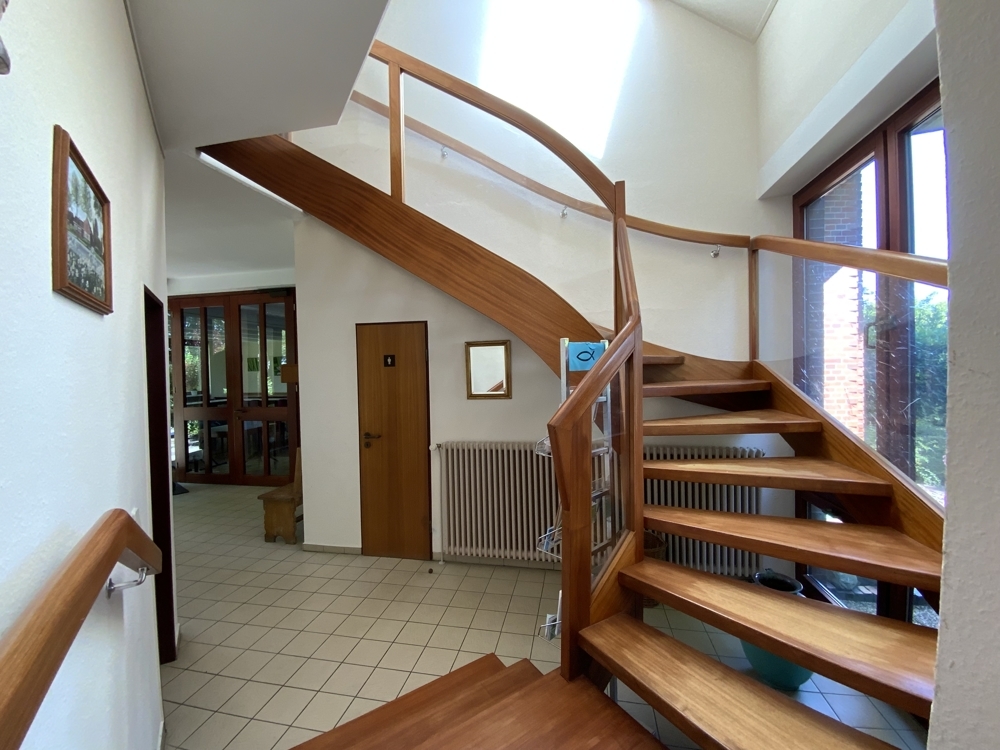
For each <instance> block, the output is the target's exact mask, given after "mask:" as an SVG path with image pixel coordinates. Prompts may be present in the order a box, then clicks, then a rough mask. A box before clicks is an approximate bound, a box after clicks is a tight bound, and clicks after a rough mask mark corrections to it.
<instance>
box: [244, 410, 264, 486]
mask: <svg viewBox="0 0 1000 750" xmlns="http://www.w3.org/2000/svg"><path fill="white" fill-rule="evenodd" d="M243 473H244V474H248V475H251V476H262V475H263V474H264V423H263V422H257V421H255V420H251V419H248V420H244V422H243Z"/></svg>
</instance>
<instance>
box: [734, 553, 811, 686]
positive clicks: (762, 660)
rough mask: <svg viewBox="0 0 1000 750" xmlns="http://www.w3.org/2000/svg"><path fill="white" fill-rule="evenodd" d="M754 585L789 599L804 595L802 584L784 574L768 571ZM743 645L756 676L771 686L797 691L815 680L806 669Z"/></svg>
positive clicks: (761, 650) (754, 647) (743, 643)
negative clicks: (782, 594) (810, 680)
mask: <svg viewBox="0 0 1000 750" xmlns="http://www.w3.org/2000/svg"><path fill="white" fill-rule="evenodd" d="M754 583H755V584H756V585H758V586H764V587H765V588H769V589H771V590H772V591H781V592H782V593H786V594H789V595H790V596H802V584H801V583H799V582H798V581H796V580H795V579H794V578H789V577H788V576H786V575H782V574H781V573H776V572H775V571H773V570H771V569H770V568H768V569H767V570H764V571H761V572H760V573H757V574H756V575H755V576H754ZM740 643H741V644H742V645H743V653H744V654H746V657H747V660H748V661H749V662H750V666H752V667H753V668H754V671H756V672H757V675H758V676H759V677H760V678H761V679H762V680H763V681H764V682H766V683H767V684H768V685H770V686H771V687H775V688H778V689H779V690H798V689H799V687H800V686H801V685H802V683H804V682H805V681H806V680H808V679H809V678H810V677H812V674H813V673H812V672H811V671H810V670H808V669H806V668H805V667H800V666H799V665H798V664H795V663H793V662H790V661H788V660H787V659H782V658H781V657H780V656H775V655H774V654H772V653H770V652H769V651H765V650H764V649H762V648H758V647H757V646H754V645H753V644H752V643H747V642H746V641H742V640H741V641H740Z"/></svg>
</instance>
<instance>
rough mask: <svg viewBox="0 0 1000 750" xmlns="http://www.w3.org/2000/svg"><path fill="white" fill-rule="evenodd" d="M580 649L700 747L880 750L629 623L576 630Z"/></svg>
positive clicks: (622, 619)
mask: <svg viewBox="0 0 1000 750" xmlns="http://www.w3.org/2000/svg"><path fill="white" fill-rule="evenodd" d="M580 645H581V646H582V647H583V649H584V650H585V651H586V652H587V653H588V654H590V655H591V656H592V657H594V658H595V659H596V660H597V661H598V662H600V663H601V665H603V666H604V668H605V669H607V670H608V671H610V672H611V673H612V674H614V675H615V676H616V677H618V679H620V680H621V681H622V682H624V683H625V684H626V685H628V686H629V687H630V688H632V690H633V691H635V692H636V693H637V694H638V695H639V696H640V697H641V698H643V700H645V701H646V702H647V703H649V704H650V705H651V706H652V707H653V708H655V709H656V710H657V711H659V712H660V713H661V714H662V715H663V716H664V717H665V718H667V719H668V720H669V721H670V722H671V723H672V724H674V725H675V726H676V727H677V728H678V729H680V730H681V731H682V732H684V733H685V734H686V735H687V736H688V737H689V738H691V739H692V740H693V741H694V742H696V743H698V745H700V746H701V747H710V748H725V749H726V750H777V749H778V748H781V750H886V749H887V748H889V747H891V746H890V745H887V744H886V743H884V742H882V741H881V740H877V739H875V738H874V737H869V736H868V735H867V734H864V733H863V732H859V731H858V730H856V729H851V728H850V727H848V726H845V725H844V724H841V723H840V722H838V721H836V720H834V719H831V718H830V717H829V716H825V715H823V714H821V713H819V712H818V711H814V710H813V709H811V708H807V707H806V706H803V705H802V704H801V703H796V702H795V701H793V700H792V699H791V698H789V697H788V696H786V695H783V694H782V693H779V692H778V691H776V690H772V689H771V688H769V687H766V686H764V685H762V684H760V683H759V682H757V681H756V680H754V679H752V678H750V677H747V676H746V675H743V674H741V673H739V672H737V671H736V670H734V669H730V668H729V667H727V666H725V665H723V664H720V663H719V662H717V661H715V659H712V658H711V657H708V656H705V655H704V654H702V653H700V652H699V651H696V650H695V649H693V648H691V647H690V646H687V645H685V644H683V643H681V642H680V641H677V640H675V639H673V638H671V637H670V636H667V635H664V634H663V633H661V632H660V631H659V630H656V629H655V628H651V627H650V626H648V625H644V624H643V623H641V622H639V621H638V620H636V619H635V618H633V617H629V616H628V615H624V614H619V615H615V616H614V617H611V618H609V619H607V620H603V621H601V622H599V623H597V624H596V625H591V626H590V627H588V628H584V629H583V630H582V631H580Z"/></svg>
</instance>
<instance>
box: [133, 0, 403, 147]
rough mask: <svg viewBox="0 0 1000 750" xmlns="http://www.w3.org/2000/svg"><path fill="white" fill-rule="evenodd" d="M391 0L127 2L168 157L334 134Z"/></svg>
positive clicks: (162, 143)
mask: <svg viewBox="0 0 1000 750" xmlns="http://www.w3.org/2000/svg"><path fill="white" fill-rule="evenodd" d="M388 2H389V0H282V2H273V0H126V3H127V6H128V9H129V15H130V18H131V21H132V27H133V33H134V35H135V39H136V45H137V47H138V50H139V58H140V61H141V64H142V69H143V76H144V78H145V81H146V87H147V89H148V91H149V97H150V100H151V103H152V107H153V115H154V118H155V120H156V126H157V130H158V132H159V135H160V141H161V145H162V146H163V148H164V149H165V150H169V149H173V148H193V147H197V146H205V145H208V144H211V143H220V142H224V141H232V140H238V139H241V138H250V137H255V136H260V135H269V134H272V133H285V132H289V131H292V130H300V129H304V128H311V127H318V126H321V125H332V124H334V123H336V122H337V121H338V120H339V119H340V114H341V112H342V111H343V109H344V105H345V104H346V102H347V98H348V97H349V96H350V94H351V89H352V88H353V86H354V80H355V78H357V75H358V71H359V70H360V69H361V64H362V63H363V62H364V60H365V56H366V55H367V54H368V49H369V47H370V46H371V43H372V40H373V39H374V38H375V32H376V31H377V30H378V25H379V21H380V20H381V19H382V14H383V12H384V11H385V8H386V5H388Z"/></svg>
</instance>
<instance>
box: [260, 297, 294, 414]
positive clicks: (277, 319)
mask: <svg viewBox="0 0 1000 750" xmlns="http://www.w3.org/2000/svg"><path fill="white" fill-rule="evenodd" d="M264 314H265V316H266V318H267V342H266V346H267V405H268V406H286V405H287V404H288V386H287V385H285V384H284V383H282V382H281V366H282V365H283V364H285V362H286V361H287V359H286V356H287V351H288V350H287V344H286V340H285V339H286V331H285V303H284V302H272V303H270V304H267V305H264Z"/></svg>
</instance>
